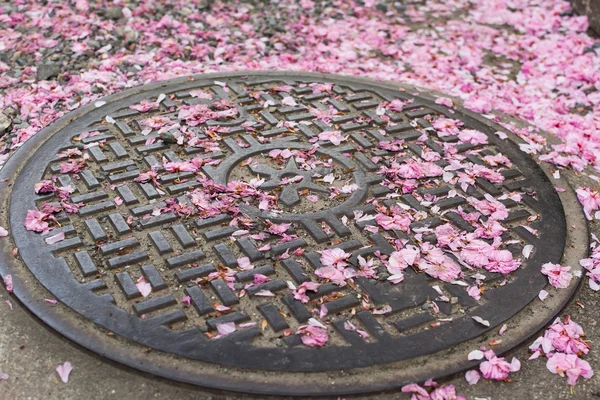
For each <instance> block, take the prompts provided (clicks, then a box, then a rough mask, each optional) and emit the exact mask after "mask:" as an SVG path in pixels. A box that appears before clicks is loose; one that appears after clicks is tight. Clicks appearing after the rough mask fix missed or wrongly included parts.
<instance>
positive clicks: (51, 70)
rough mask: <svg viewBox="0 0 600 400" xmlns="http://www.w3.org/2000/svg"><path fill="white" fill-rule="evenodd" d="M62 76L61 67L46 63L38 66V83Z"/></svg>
mask: <svg viewBox="0 0 600 400" xmlns="http://www.w3.org/2000/svg"><path fill="white" fill-rule="evenodd" d="M58 74H60V66H59V65H58V64H55V63H46V64H41V65H38V67H37V79H38V81H45V80H48V79H50V78H55V77H57V76H58Z"/></svg>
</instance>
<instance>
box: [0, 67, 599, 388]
mask: <svg viewBox="0 0 600 400" xmlns="http://www.w3.org/2000/svg"><path fill="white" fill-rule="evenodd" d="M239 76H268V77H269V78H285V77H289V78H292V79H293V78H294V77H301V78H308V79H314V80H315V81H324V82H335V81H340V80H341V81H346V82H348V81H350V82H351V83H357V84H365V85H371V86H374V87H380V88H382V89H391V90H398V85H397V84H395V83H382V82H377V81H373V80H369V79H365V78H356V77H346V76H341V75H327V74H316V73H296V72H289V73H286V72H272V71H254V72H243V73H217V74H202V75H197V76H193V77H183V78H177V79H173V80H169V81H164V82H158V83H154V84H150V85H145V86H141V87H137V88H133V89H129V90H126V91H124V92H121V93H118V94H115V95H111V96H108V97H106V98H104V99H103V101H106V102H107V103H108V104H110V103H112V102H115V101H118V100H121V99H125V98H127V97H130V96H133V95H138V94H142V93H145V92H149V91H155V90H159V89H161V88H163V87H168V86H172V85H177V84H183V83H186V82H189V81H193V80H219V79H227V78H230V77H239ZM416 90H417V89H415V91H416ZM409 93H412V92H409ZM430 93H431V92H430ZM439 95H440V96H441V95H442V94H439ZM419 97H420V98H422V99H426V100H428V101H429V104H427V106H428V107H429V108H431V109H432V110H434V111H437V112H439V113H440V114H442V115H445V114H447V109H446V108H445V107H443V106H438V105H436V104H434V102H433V101H434V100H435V98H434V97H432V96H430V95H428V94H426V93H424V92H420V93H419ZM97 109H98V108H97V107H96V106H95V105H94V104H90V105H88V106H85V107H82V108H80V109H78V110H76V111H74V112H72V113H69V114H67V115H66V116H64V117H63V118H61V119H59V120H58V121H56V122H55V123H53V124H52V125H50V126H49V127H47V128H45V129H43V130H42V131H40V132H39V133H38V134H36V136H35V137H34V138H32V139H31V140H29V141H28V142H27V143H26V144H25V145H23V146H22V148H21V149H19V150H18V151H17V152H16V153H15V155H13V156H12V157H11V158H10V159H9V160H8V161H7V163H6V164H5V166H4V168H3V169H2V170H0V205H2V206H4V207H2V209H1V211H0V226H6V227H9V226H10V224H9V218H8V215H7V214H8V210H9V207H8V205H9V199H10V188H11V187H12V184H13V182H12V181H11V180H10V178H11V177H13V176H17V174H18V173H19V172H20V170H21V169H22V167H23V166H24V165H25V164H26V163H27V162H28V160H29V158H25V157H24V156H22V155H26V154H34V153H35V151H37V149H38V148H39V147H40V146H41V145H42V144H43V143H44V142H45V141H46V140H48V139H49V138H50V137H52V136H53V135H54V134H55V133H57V132H59V131H60V130H61V129H62V128H64V127H65V126H67V125H69V124H70V123H71V122H72V121H74V120H76V119H78V118H80V117H82V116H83V115H85V114H87V113H89V112H91V111H94V110H97ZM461 114H462V115H461ZM454 115H455V116H458V117H459V118H461V117H470V118H472V119H474V120H475V121H477V123H479V124H483V125H485V126H487V127H489V128H492V129H494V130H496V131H502V132H505V133H507V134H508V136H509V138H510V139H511V140H512V141H513V142H517V143H519V142H522V141H521V140H520V139H518V138H517V137H516V136H515V135H513V134H511V133H510V132H508V131H506V130H505V129H503V128H502V127H500V126H499V125H497V124H495V123H493V122H491V121H489V120H487V119H485V118H483V117H481V116H479V115H478V114H475V113H472V112H470V111H468V110H464V109H459V110H457V111H456V114H454ZM540 167H541V168H542V170H544V172H545V174H546V175H547V176H548V177H550V176H551V168H550V167H549V166H548V165H545V164H542V165H540ZM6 178H9V179H8V181H6V182H2V180H3V179H6ZM553 182H554V183H557V184H559V185H560V186H561V187H564V188H565V189H566V191H565V192H563V193H559V197H560V198H561V201H562V203H563V208H564V210H565V216H566V219H567V225H566V226H567V232H566V234H567V240H566V246H565V252H564V254H563V259H562V261H561V263H563V264H565V265H571V266H572V267H573V269H574V270H579V269H580V267H579V264H578V261H579V259H581V258H584V257H585V256H586V254H587V251H588V247H589V235H588V232H587V221H586V220H585V218H584V216H583V213H582V212H581V206H580V205H579V202H578V201H577V198H576V196H575V193H574V191H573V190H572V188H571V187H570V186H569V185H568V183H567V181H566V180H565V178H564V177H561V178H560V180H554V181H553ZM574 226H575V227H581V226H585V227H586V229H578V230H577V229H575V230H574V228H573V227H574ZM12 250H13V244H12V238H11V240H1V241H0V275H2V276H6V275H7V274H12V276H13V280H14V286H15V289H14V293H15V295H16V296H17V298H18V299H19V300H20V301H21V302H22V303H23V304H24V305H25V306H26V307H27V308H28V309H29V310H30V311H32V312H33V313H34V314H35V315H36V316H38V317H39V318H40V319H41V320H43V321H44V322H45V323H46V324H48V325H50V326H51V327H53V328H54V329H55V330H57V331H58V332H60V333H61V334H63V335H64V336H66V337H67V338H69V339H70V340H73V341H74V342H76V343H78V344H80V345H82V346H83V347H85V348H88V349H89V350H92V351H94V352H95V353H98V354H100V355H102V356H104V357H107V358H109V359H112V360H114V361H117V362H120V363H123V364H125V365H128V366H131V367H134V368H137V369H140V370H142V371H145V372H150V373H153V374H156V375H160V376H163V377H166V378H170V379H174V380H178V381H181V382H186V383H192V384H196V385H200V386H207V387H212V388H218V389H225V390H234V391H242V392H252V393H264V394H267V393H268V394H283V395H289V394H296V395H318V394H350V393H361V392H372V391H377V390H384V389H390V388H395V387H399V386H402V385H403V384H406V383H409V382H414V381H423V380H426V379H428V378H439V377H442V376H447V375H449V374H452V373H454V372H458V371H460V370H464V369H466V368H469V367H470V366H472V365H474V363H465V360H466V354H467V353H468V351H470V350H472V349H474V348H478V347H479V346H480V345H482V344H485V343H486V342H488V341H489V339H490V338H491V337H493V336H494V334H495V332H494V331H491V332H488V333H486V334H484V335H482V336H479V337H478V338H475V339H472V340H470V341H467V342H464V343H462V344H459V345H457V346H454V347H452V348H450V349H446V350H443V351H440V352H438V353H434V354H431V355H428V356H423V357H419V358H415V359H412V360H410V365H411V368H406V363H407V362H406V361H400V362H397V363H389V364H384V365H379V366H374V367H368V368H365V369H364V370H365V372H366V373H367V374H368V375H370V377H369V378H368V379H363V382H361V385H360V387H356V386H355V384H356V377H357V376H360V377H361V379H362V378H364V376H365V375H366V374H362V373H361V372H360V371H361V369H360V368H359V369H355V370H347V371H345V372H343V371H329V372H311V373H297V372H292V373H287V372H286V373H285V378H284V379H283V380H284V382H283V383H282V382H281V380H282V379H281V378H282V376H281V374H282V372H277V371H262V370H259V371H256V370H246V369H243V368H236V367H226V368H225V367H221V366H218V365H213V364H209V363H202V362H199V361H197V360H187V359H182V358H180V357H175V356H172V355H170V354H166V353H161V354H157V353H160V352H156V351H153V352H150V353H149V352H147V351H146V349H145V348H143V347H142V346H140V345H138V344H135V343H131V342H129V341H127V340H121V339H117V340H115V339H114V338H109V339H108V340H107V339H106V338H107V337H106V336H104V335H103V334H102V333H101V330H99V329H98V327H94V326H92V327H90V326H87V325H89V321H86V320H84V319H83V318H82V317H81V316H80V315H79V314H77V313H75V312H74V311H72V310H71V309H69V308H67V307H66V306H64V305H62V304H61V303H59V304H58V305H57V306H49V305H48V304H47V303H45V302H44V301H43V299H44V298H45V297H51V295H50V294H49V293H48V292H47V291H46V290H45V289H44V288H43V287H42V285H41V284H40V283H39V282H37V281H36V280H35V278H33V277H32V275H31V273H30V271H29V270H28V269H27V268H26V267H25V266H24V265H23V263H22V262H19V261H16V260H15V258H14V257H13V255H12ZM23 278H25V279H23ZM579 283H580V282H577V284H572V285H571V286H570V287H569V288H568V289H562V290H556V289H554V288H551V287H550V288H546V290H548V291H549V292H550V293H551V294H552V296H551V297H549V298H548V299H547V300H546V301H545V302H544V303H540V302H538V301H537V300H534V301H532V302H531V303H530V304H529V305H527V306H526V307H525V308H524V309H523V310H522V311H521V312H519V313H518V314H517V315H516V316H514V317H512V318H511V319H510V320H508V321H507V323H508V324H509V326H511V329H510V330H509V332H508V333H507V334H506V335H505V336H504V337H503V342H502V344H501V345H499V346H496V348H495V349H496V352H497V353H501V352H503V351H506V350H508V349H511V348H514V347H515V346H517V345H518V344H519V343H521V342H523V341H525V340H527V339H528V338H529V337H530V336H532V335H534V334H535V333H536V332H537V331H538V330H539V329H541V328H542V327H543V326H544V325H546V324H547V323H548V322H549V321H550V320H551V319H552V318H553V317H554V316H555V315H556V314H557V313H558V312H560V310H561V309H562V308H563V307H564V306H565V305H566V304H567V302H568V301H569V299H570V298H571V296H572V295H573V294H574V292H575V291H576V290H577V287H578V284H579ZM533 309H535V313H533V315H534V316H535V318H534V319H531V318H527V317H526V316H527V315H528V314H529V315H531V314H532V311H533ZM86 322H87V325H86ZM132 344H133V345H135V347H136V348H137V349H136V350H134V351H131V350H130V353H124V352H123V350H122V349H124V348H130V347H131V345H132ZM461 349H464V351H461ZM443 353H449V354H446V355H443ZM429 360H432V361H434V362H435V365H434V366H433V367H432V366H431V365H428V364H429V363H428V361H429ZM188 364H189V365H188ZM199 364H206V365H202V367H201V368H198V367H199ZM396 364H397V365H398V366H401V365H402V368H398V369H397V370H398V371H397V374H390V371H392V370H393V371H396V369H395V368H394V365H396ZM223 370H225V371H226V372H223ZM226 375H229V376H226ZM390 375H392V376H390Z"/></svg>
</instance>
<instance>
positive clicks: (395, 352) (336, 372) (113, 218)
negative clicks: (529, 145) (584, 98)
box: [0, 73, 585, 394]
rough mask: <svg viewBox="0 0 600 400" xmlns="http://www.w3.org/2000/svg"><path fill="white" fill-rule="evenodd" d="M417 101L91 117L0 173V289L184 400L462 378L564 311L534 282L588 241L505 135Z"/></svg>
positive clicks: (348, 92) (258, 98)
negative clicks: (186, 385) (196, 393)
mask: <svg viewBox="0 0 600 400" xmlns="http://www.w3.org/2000/svg"><path fill="white" fill-rule="evenodd" d="M413 92H416V90H408V91H407V90H402V91H399V90H398V88H397V87H395V86H394V85H391V84H383V83H377V82H372V81H367V80H360V79H351V78H345V77H339V76H327V75H318V74H302V73H248V74H222V75H203V76H198V77H194V78H189V79H178V80H174V81H170V82H166V83H160V84H153V85H148V86H142V87H140V88H136V89H132V90H129V91H126V92H123V93H121V94H118V95H114V96H111V97H108V98H107V99H105V100H106V101H105V102H98V103H96V104H95V105H90V106H87V107H84V108H83V109H81V110H79V111H77V112H75V113H73V114H71V115H69V116H67V117H65V118H63V119H61V120H60V121H58V122H57V123H56V124H54V125H53V126H52V127H49V128H47V129H46V130H44V131H42V132H40V133H39V134H38V135H37V137H36V138H34V139H32V140H31V141H30V142H28V143H27V144H26V145H25V146H24V148H23V149H22V150H20V151H19V152H18V153H17V156H16V157H13V158H12V159H11V160H9V162H8V164H7V165H6V167H5V168H4V170H3V171H2V176H1V177H2V178H8V180H7V181H5V182H3V183H2V185H4V186H3V187H2V195H3V197H4V198H3V199H2V200H3V204H4V205H7V208H6V209H7V210H9V213H6V212H4V213H3V214H2V219H3V221H4V222H6V225H8V224H10V228H11V238H12V241H13V242H12V243H8V241H5V242H4V243H3V245H4V248H3V252H4V254H5V257H4V258H5V261H6V263H4V264H6V265H3V266H2V267H1V271H2V273H3V274H4V275H6V274H8V273H11V274H12V275H13V279H14V280H15V293H16V294H17V295H18V296H19V298H21V300H22V301H23V302H24V303H25V304H26V305H27V306H28V307H30V308H31V309H32V310H33V311H34V312H35V313H36V314H37V315H39V316H40V317H41V318H42V319H43V320H45V321H46V322H47V323H48V324H50V325H51V326H53V327H54V328H56V329H57V330H59V331H60V332H62V333H63V334H65V335H66V336H67V337H69V338H71V339H73V340H75V341H77V342H78V343H80V344H83V345H84V346H86V347H88V348H90V349H92V350H94V351H96V352H98V353H100V354H102V355H104V356H107V357H109V358H112V359H115V360H117V361H120V362H123V363H125V364H128V365H131V366H134V367H137V368H140V369H143V370H146V371H150V372H153V373H155V374H159V375H162V376H166V377H169V378H173V379H177V380H181V381H185V382H191V383H195V384H201V385H207V386H211V387H217V388H225V389H233V390H241V391H247V392H262V393H289V394H301V393H304V394H310V393H312V394H318V393H320V394H323V393H351V392H362V391H367V390H376V389H383V388H389V387H395V386H399V385H402V384H404V383H407V382H410V381H413V380H419V379H426V378H429V377H439V376H442V375H444V374H449V373H451V372H454V371H457V370H458V369H460V368H466V367H468V366H469V363H468V362H467V361H466V354H467V353H468V350H470V349H473V348H476V347H478V346H479V345H481V344H485V341H486V340H489V338H490V337H493V335H494V333H495V332H497V329H498V328H497V327H499V326H500V325H502V324H504V323H508V324H509V326H510V328H509V331H508V332H509V333H507V334H506V335H505V337H504V339H503V344H502V345H500V347H499V348H498V350H499V351H501V350H506V349H508V348H511V347H513V346H515V345H516V344H518V343H520V342H521V341H523V340H524V339H526V338H527V337H528V336H529V335H531V334H533V333H535V331H536V330H537V329H539V328H540V327H541V326H542V325H543V324H544V323H546V322H547V321H548V320H549V319H550V318H551V317H552V316H553V315H554V314H555V313H556V312H558V310H559V309H560V307H561V306H562V305H564V303H565V302H566V301H567V299H568V298H569V295H570V294H571V293H572V292H573V290H574V289H575V286H576V284H575V283H573V285H572V286H571V287H570V288H569V289H565V290H563V291H561V292H558V291H557V292H555V293H554V292H553V293H554V297H553V298H552V299H551V300H548V301H547V302H546V303H544V304H541V303H540V304H537V303H536V302H537V300H535V301H534V299H535V297H536V295H537V294H538V292H539V291H540V290H541V289H542V288H544V287H546V285H547V279H546V277H545V276H543V275H542V274H541V273H540V266H541V264H543V263H546V262H554V263H559V262H561V258H563V256H564V257H565V258H564V259H563V261H565V260H567V261H569V260H570V259H571V258H569V257H574V259H577V257H578V256H579V255H580V254H576V253H583V252H584V251H585V245H579V243H577V246H575V247H576V248H575V249H573V247H572V246H571V244H573V243H572V242H573V241H574V240H575V239H574V238H573V237H571V235H572V234H573V233H572V232H569V230H568V229H567V226H573V225H577V224H579V227H580V228H581V227H583V226H585V221H584V220H583V219H582V217H581V212H580V210H579V208H578V206H577V205H576V200H574V197H573V194H572V191H571V189H570V188H569V187H568V185H566V182H564V181H558V182H559V183H560V184H562V186H563V187H564V188H565V189H567V190H566V192H564V193H561V194H560V195H559V193H557V191H556V190H555V188H554V185H553V184H552V183H551V182H550V180H549V179H548V178H547V176H546V174H545V173H544V171H543V170H542V169H541V168H540V166H538V165H537V164H536V162H535V161H534V160H532V159H531V158H529V157H528V156H527V155H526V154H525V153H522V152H520V151H519V148H518V146H517V145H516V144H515V143H513V142H512V141H510V140H507V139H502V138H500V137H499V136H502V135H496V134H495V133H496V132H498V131H502V129H501V128H500V127H499V126H496V125H494V124H492V123H491V122H489V121H488V120H487V119H485V118H482V117H478V116H476V115H474V114H473V113H470V112H467V111H464V110H460V109H458V110H452V109H448V108H447V107H445V106H441V105H438V104H435V103H434V102H433V101H432V99H431V98H429V97H428V96H427V95H420V94H418V93H413ZM9 187H10V188H12V190H7V189H6V188H9ZM69 187H70V188H71V189H72V190H69V189H66V188H69ZM71 191H72V193H69V192H71ZM36 192H37V193H38V194H37V195H36V194H35V193H36ZM561 199H562V204H561ZM563 206H564V208H565V209H568V210H569V212H568V213H566V214H567V215H568V218H569V221H567V218H566V216H565V212H564V211H563ZM30 210H40V211H30ZM28 213H29V219H27V216H28ZM40 218H42V220H40ZM26 219H27V221H28V226H29V228H30V229H31V228H34V229H35V228H36V227H39V229H43V225H44V224H45V223H48V224H49V227H50V228H52V229H51V230H50V232H42V233H38V232H34V231H31V230H27V229H26V227H25V226H24V222H25V221H26ZM3 221H0V223H2V222H3ZM40 225H42V226H41V227H40ZM61 234H64V235H65V236H64V239H62V237H61ZM436 235H437V242H436ZM60 239H62V240H60ZM583 241H585V239H583ZM49 242H50V244H49ZM7 243H8V244H7ZM567 243H569V246H568V247H566V246H565V245H566V244H567ZM13 246H14V247H17V248H18V249H19V254H20V260H22V262H21V261H17V260H15V259H14V258H13V257H12V255H11V250H12V247H13ZM525 246H533V249H532V251H531V256H530V257H529V259H523V257H522V253H523V248H524V247H525ZM565 248H566V249H567V250H565ZM563 251H568V252H571V253H572V254H568V253H565V254H563ZM401 270H402V271H401ZM502 272H506V273H502ZM400 280H401V282H398V281H400ZM40 284H41V285H40ZM477 288H478V289H477ZM48 292H49V293H48ZM479 292H481V293H479ZM51 296H54V297H55V298H56V299H57V300H59V304H58V306H56V307H52V306H50V305H48V304H47V303H44V302H43V300H42V299H43V298H44V297H51ZM536 307H537V308H536ZM473 317H480V318H481V319H482V320H484V321H487V323H488V324H489V327H488V326H485V325H483V324H481V323H479V322H476V320H474V319H473ZM311 318H313V320H311ZM315 321H320V322H319V323H322V324H323V326H324V327H325V328H326V334H325V331H323V329H322V328H319V327H318V326H317V327H314V326H315V325H318V323H316V322H315ZM306 325H308V326H310V327H311V328H302V326H306ZM234 328H235V331H233V330H234ZM307 329H308V330H309V331H311V332H307ZM230 331H233V332H232V333H229V332H230ZM227 333H228V334H227ZM325 336H326V337H327V341H326V343H323V340H322V339H323V338H324V337H325ZM315 344H319V345H321V346H311V345H315Z"/></svg>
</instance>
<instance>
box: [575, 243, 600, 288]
mask: <svg viewBox="0 0 600 400" xmlns="http://www.w3.org/2000/svg"><path fill="white" fill-rule="evenodd" d="M592 239H593V240H592V244H591V245H590V250H591V255H590V257H589V258H584V259H583V260H579V264H580V265H581V266H582V267H583V268H585V269H586V270H587V273H586V275H587V276H588V278H589V286H590V288H591V289H592V290H594V291H598V290H600V246H599V244H600V242H599V241H598V238H597V237H596V235H594V234H592Z"/></svg>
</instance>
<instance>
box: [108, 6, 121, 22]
mask: <svg viewBox="0 0 600 400" xmlns="http://www.w3.org/2000/svg"><path fill="white" fill-rule="evenodd" d="M104 16H105V17H106V18H108V19H112V20H118V19H121V18H123V8H121V7H110V8H107V9H106V10H105V11H104Z"/></svg>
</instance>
